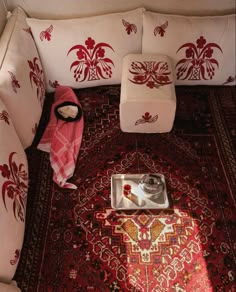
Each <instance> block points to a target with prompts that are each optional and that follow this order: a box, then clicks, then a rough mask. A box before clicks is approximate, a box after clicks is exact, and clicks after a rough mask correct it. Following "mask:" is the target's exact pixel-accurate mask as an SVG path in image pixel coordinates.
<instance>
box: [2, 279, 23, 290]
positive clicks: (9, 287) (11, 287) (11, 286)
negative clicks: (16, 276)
mask: <svg viewBox="0 0 236 292" xmlns="http://www.w3.org/2000/svg"><path fill="white" fill-rule="evenodd" d="M0 291H1V292H21V290H20V289H19V288H18V287H17V284H16V282H14V281H12V282H11V283H9V284H5V283H0Z"/></svg>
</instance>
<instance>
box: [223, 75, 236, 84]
mask: <svg viewBox="0 0 236 292" xmlns="http://www.w3.org/2000/svg"><path fill="white" fill-rule="evenodd" d="M235 80H236V75H235V76H234V77H233V76H229V77H228V78H227V80H226V81H225V82H224V83H223V85H226V84H229V83H231V82H234V81H235Z"/></svg>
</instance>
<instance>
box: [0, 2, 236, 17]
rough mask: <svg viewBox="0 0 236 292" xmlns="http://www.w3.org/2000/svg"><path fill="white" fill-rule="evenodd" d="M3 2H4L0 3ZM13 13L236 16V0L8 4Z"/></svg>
mask: <svg viewBox="0 0 236 292" xmlns="http://www.w3.org/2000/svg"><path fill="white" fill-rule="evenodd" d="M0 1H2V0H0ZM5 1H6V3H7V6H8V8H9V9H10V10H12V9H13V8H14V7H15V6H16V5H17V4H18V5H20V6H21V7H22V8H24V10H25V11H26V12H27V13H28V15H29V16H31V17H39V18H69V17H73V16H87V15H93V14H102V13H108V12H115V11H124V10H128V9H133V8H136V7H146V9H148V10H152V11H159V12H163V13H176V14H186V15H215V14H230V13H235V5H236V4H235V3H236V1H235V0H165V1H164V0H5Z"/></svg>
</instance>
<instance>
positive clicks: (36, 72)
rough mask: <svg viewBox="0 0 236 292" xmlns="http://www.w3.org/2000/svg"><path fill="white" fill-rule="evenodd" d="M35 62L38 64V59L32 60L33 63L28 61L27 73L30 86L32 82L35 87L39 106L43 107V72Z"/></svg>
mask: <svg viewBox="0 0 236 292" xmlns="http://www.w3.org/2000/svg"><path fill="white" fill-rule="evenodd" d="M37 62H38V58H36V57H35V58H34V59H33V61H29V60H28V64H29V67H30V69H31V71H30V73H29V77H30V82H31V85H32V82H33V83H34V84H35V85H36V87H37V96H38V99H39V101H40V103H41V105H43V100H44V93H45V83H44V74H43V70H42V69H41V68H40V67H39V65H38V64H37Z"/></svg>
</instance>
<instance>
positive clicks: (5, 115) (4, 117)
mask: <svg viewBox="0 0 236 292" xmlns="http://www.w3.org/2000/svg"><path fill="white" fill-rule="evenodd" d="M0 120H2V121H4V122H6V123H7V124H8V125H10V122H9V114H8V112H7V111H5V110H3V111H2V112H0Z"/></svg>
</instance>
